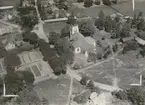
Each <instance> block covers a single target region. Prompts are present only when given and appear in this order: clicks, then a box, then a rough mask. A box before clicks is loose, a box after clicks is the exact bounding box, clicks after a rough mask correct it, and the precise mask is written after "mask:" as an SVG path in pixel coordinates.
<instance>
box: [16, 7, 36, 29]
mask: <svg viewBox="0 0 145 105" xmlns="http://www.w3.org/2000/svg"><path fill="white" fill-rule="evenodd" d="M17 10H18V15H19V16H20V23H19V24H20V25H21V26H22V27H23V28H29V29H30V30H32V29H33V27H34V26H35V25H36V24H37V23H38V17H37V13H36V9H35V7H21V8H18V9H17Z"/></svg>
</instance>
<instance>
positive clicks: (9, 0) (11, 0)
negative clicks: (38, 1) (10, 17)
mask: <svg viewBox="0 0 145 105" xmlns="http://www.w3.org/2000/svg"><path fill="white" fill-rule="evenodd" d="M19 3H20V0H0V6H16V5H17V4H19Z"/></svg>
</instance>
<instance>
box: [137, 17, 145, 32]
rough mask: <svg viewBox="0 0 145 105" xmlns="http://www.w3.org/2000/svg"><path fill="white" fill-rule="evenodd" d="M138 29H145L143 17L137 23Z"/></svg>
mask: <svg viewBox="0 0 145 105" xmlns="http://www.w3.org/2000/svg"><path fill="white" fill-rule="evenodd" d="M137 29H138V30H142V31H145V21H144V20H143V19H142V20H140V21H139V23H138V24H137Z"/></svg>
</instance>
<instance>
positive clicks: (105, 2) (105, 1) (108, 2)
mask: <svg viewBox="0 0 145 105" xmlns="http://www.w3.org/2000/svg"><path fill="white" fill-rule="evenodd" d="M103 4H104V5H109V6H110V5H111V1H110V0H103Z"/></svg>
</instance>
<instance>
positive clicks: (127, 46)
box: [122, 40, 139, 54]
mask: <svg viewBox="0 0 145 105" xmlns="http://www.w3.org/2000/svg"><path fill="white" fill-rule="evenodd" d="M137 48H139V45H138V43H137V42H136V41H133V40H131V41H128V42H127V43H126V44H125V47H124V49H123V52H122V53H123V54H125V53H126V52H127V51H131V50H136V49H137Z"/></svg>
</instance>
